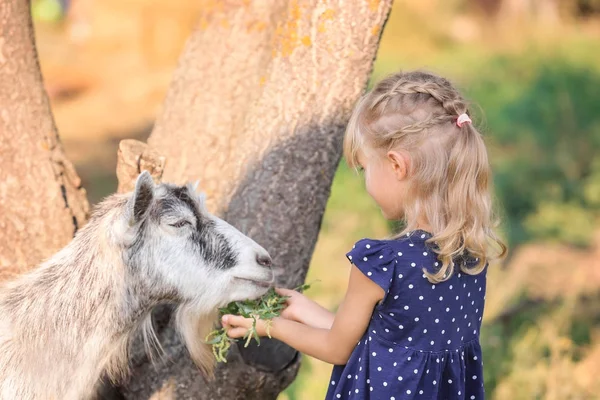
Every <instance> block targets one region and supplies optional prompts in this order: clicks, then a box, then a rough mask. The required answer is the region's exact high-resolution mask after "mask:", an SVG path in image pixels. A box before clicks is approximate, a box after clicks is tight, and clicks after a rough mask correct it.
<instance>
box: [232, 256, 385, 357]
mask: <svg viewBox="0 0 600 400" xmlns="http://www.w3.org/2000/svg"><path fill="white" fill-rule="evenodd" d="M384 295H385V293H384V291H383V289H382V288H381V287H380V286H378V285H377V284H376V283H374V282H373V281H371V280H370V279H369V278H367V277H366V276H365V275H363V273H362V272H361V271H360V270H359V269H358V268H357V267H355V266H352V270H351V272H350V281H349V283H348V291H347V292H346V296H345V298H344V300H343V302H342V304H341V305H340V307H339V310H338V312H337V314H336V315H335V319H334V321H333V325H332V326H331V328H330V329H327V328H315V327H311V326H308V325H304V324H302V323H299V322H296V321H291V320H288V319H285V318H275V319H273V321H272V323H271V327H270V329H269V333H270V335H271V337H273V338H275V339H278V340H281V341H282V342H284V343H286V344H288V345H289V346H291V347H293V348H295V349H296V350H298V351H300V352H302V353H305V354H308V355H309V356H312V357H315V358H318V359H319V360H322V361H325V362H328V363H330V364H336V365H343V364H346V363H347V362H348V358H349V357H350V354H351V353H352V350H354V348H355V347H356V344H357V343H358V341H359V340H360V338H361V337H362V335H363V334H364V333H365V330H366V329H367V327H368V325H369V320H370V319H371V315H372V314H373V309H374V308H375V305H376V304H377V303H378V302H379V301H381V299H383V296H384ZM222 322H223V326H225V327H226V328H227V334H228V335H229V336H230V337H232V338H240V337H243V336H244V335H245V334H246V332H247V331H248V329H249V328H250V327H251V326H252V319H250V318H244V317H241V316H234V315H225V316H223V321H222ZM256 328H257V331H258V334H259V335H261V336H266V335H267V332H266V328H267V324H266V323H265V321H261V320H259V321H258V323H257V326H256Z"/></svg>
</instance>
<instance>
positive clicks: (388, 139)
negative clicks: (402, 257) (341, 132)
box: [344, 71, 506, 282]
mask: <svg viewBox="0 0 600 400" xmlns="http://www.w3.org/2000/svg"><path fill="white" fill-rule="evenodd" d="M468 107H469V104H468V102H467V101H466V100H465V99H464V98H463V97H462V95H461V94H460V92H459V91H458V90H457V89H456V88H455V87H454V86H453V85H452V83H450V81H448V80H447V79H445V78H442V77H439V76H437V75H434V74H431V73H428V72H423V71H411V72H400V73H397V74H394V75H391V76H389V77H387V78H385V79H383V80H382V81H381V82H379V83H378V84H377V85H376V86H375V87H374V88H373V89H372V90H371V92H369V93H367V94H366V95H365V96H363V97H362V98H361V100H360V101H359V103H358V104H357V106H356V108H355V110H354V112H353V114H352V116H351V118H350V121H349V124H348V127H347V129H346V135H345V138H344V155H345V158H346V161H347V162H348V163H349V165H350V166H351V167H356V166H357V165H358V156H359V154H361V153H362V154H365V155H366V154H373V153H380V155H382V154H385V153H386V152H387V151H390V150H399V149H401V150H404V151H405V152H406V153H408V154H409V158H410V163H409V179H410V181H409V182H410V185H409V191H408V194H407V196H406V198H405V200H404V202H403V203H404V217H403V219H404V222H405V224H404V225H405V228H404V229H403V231H402V232H400V233H399V234H398V236H401V235H404V234H406V233H407V232H409V231H411V230H413V229H415V228H416V224H417V220H418V219H419V218H420V217H422V216H424V217H425V218H426V219H427V221H428V223H429V225H430V226H431V230H432V232H431V233H432V235H433V237H432V238H431V239H430V242H431V244H434V243H435V246H434V250H435V251H436V252H437V254H438V259H439V260H440V261H441V266H440V267H439V270H438V271H436V272H434V273H429V272H427V271H425V273H426V274H427V276H428V278H429V280H430V281H432V282H441V281H444V280H446V279H448V278H449V277H450V276H451V275H452V274H453V272H454V271H455V270H456V269H457V268H460V269H461V270H462V271H464V272H465V273H470V274H478V273H480V272H481V271H482V270H483V269H484V268H485V267H486V265H487V264H488V262H489V261H490V260H491V259H493V258H497V257H502V256H504V255H505V254H506V246H505V245H504V243H503V242H502V241H501V240H500V239H499V238H498V236H497V235H496V234H495V232H494V229H495V228H496V224H497V221H496V219H495V218H494V215H493V210H492V198H491V170H490V165H489V160H488V155H487V150H486V146H485V143H484V140H483V137H482V135H481V134H480V133H479V132H478V130H477V129H476V128H475V127H474V126H473V124H471V123H460V121H459V123H458V124H457V119H458V118H459V116H462V117H463V119H466V120H468V121H469V122H470V118H469V117H468V116H469V109H468ZM463 114H464V115H463ZM467 259H469V260H475V262H469V263H467V262H463V261H460V262H459V261H458V260H467Z"/></svg>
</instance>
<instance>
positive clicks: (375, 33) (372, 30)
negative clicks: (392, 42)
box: [371, 25, 381, 36]
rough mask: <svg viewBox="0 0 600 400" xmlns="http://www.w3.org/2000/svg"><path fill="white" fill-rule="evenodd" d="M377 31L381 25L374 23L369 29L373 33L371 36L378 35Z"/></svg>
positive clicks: (379, 30)
mask: <svg viewBox="0 0 600 400" xmlns="http://www.w3.org/2000/svg"><path fill="white" fill-rule="evenodd" d="M379 32H381V26H379V25H375V26H374V27H373V28H372V29H371V33H372V34H373V36H377V35H379Z"/></svg>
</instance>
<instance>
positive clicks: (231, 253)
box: [112, 172, 273, 372]
mask: <svg viewBox="0 0 600 400" xmlns="http://www.w3.org/2000/svg"><path fill="white" fill-rule="evenodd" d="M123 210H124V211H123V214H122V216H121V217H118V219H119V221H120V223H117V224H116V227H115V229H113V232H112V235H113V239H116V241H117V242H120V243H122V248H123V261H124V264H125V267H126V270H127V271H126V274H127V275H128V276H129V277H130V278H129V279H133V280H134V281H135V282H136V285H138V287H139V288H140V289H139V290H140V291H143V292H144V294H145V295H149V296H150V297H151V298H152V299H155V300H159V301H160V300H172V301H174V302H175V303H177V304H178V305H179V309H178V312H177V320H178V328H179V330H180V332H181V333H182V335H183V337H184V339H185V341H186V344H187V347H188V349H189V350H190V353H191V355H192V357H193V358H194V360H195V361H196V362H197V364H198V365H199V366H200V367H201V368H202V369H204V370H205V372H210V371H211V367H210V364H212V358H211V357H210V356H209V355H210V351H208V354H207V352H206V349H205V348H202V346H201V341H202V340H203V339H204V336H202V335H205V334H206V333H207V332H208V331H209V330H210V329H211V328H212V326H213V322H214V318H215V316H216V314H215V312H216V309H217V308H218V307H221V306H224V305H226V304H227V303H229V302H231V301H235V300H241V299H248V298H256V297H259V296H261V295H262V294H264V293H265V292H266V291H267V289H268V287H269V286H270V285H271V284H272V282H273V272H272V269H271V258H270V256H269V254H268V253H267V251H266V250H265V249H263V248H262V247H261V246H259V245H258V244H257V243H255V242H254V241H253V240H252V239H250V238H248V237H247V236H245V235H243V234H242V233H241V232H239V231H238V230H237V229H235V228H234V227H232V226H231V225H229V224H228V223H226V222H225V221H223V220H221V219H219V218H217V217H215V216H213V215H211V214H210V213H209V212H208V211H207V210H206V209H205V207H204V201H203V198H202V196H199V195H197V194H196V191H195V188H193V187H192V186H190V185H186V186H175V185H171V184H166V183H164V184H160V185H155V184H154V182H153V181H152V178H151V176H150V174H148V173H147V172H143V173H142V174H141V175H140V176H139V177H138V179H137V182H136V186H135V190H134V192H133V193H132V194H131V195H130V196H129V198H128V199H127V200H126V204H125V205H124V207H123ZM131 286H132V285H129V287H131ZM161 297H162V298H161Z"/></svg>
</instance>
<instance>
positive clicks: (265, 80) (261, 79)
mask: <svg viewBox="0 0 600 400" xmlns="http://www.w3.org/2000/svg"><path fill="white" fill-rule="evenodd" d="M265 83H267V77H266V76H261V77H260V79H259V81H258V84H259V85H260V86H264V85H265Z"/></svg>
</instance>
